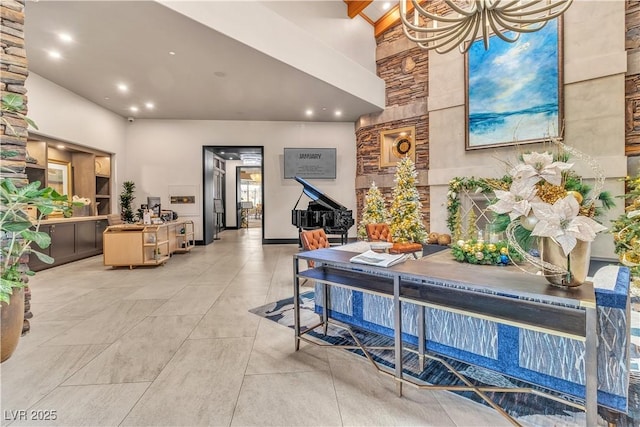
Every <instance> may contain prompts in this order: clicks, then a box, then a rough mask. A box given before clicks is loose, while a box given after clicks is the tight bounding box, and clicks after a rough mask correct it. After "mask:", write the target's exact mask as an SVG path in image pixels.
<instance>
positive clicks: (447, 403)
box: [434, 391, 513, 427]
mask: <svg viewBox="0 0 640 427" xmlns="http://www.w3.org/2000/svg"><path fill="white" fill-rule="evenodd" d="M434 397H435V398H436V399H437V400H438V402H439V403H440V405H441V406H442V407H443V408H444V410H445V411H447V414H448V415H449V417H450V418H451V419H452V420H453V421H455V423H456V425H459V426H492V427H494V426H495V427H497V426H505V427H506V426H511V425H513V424H511V423H510V422H509V421H508V420H507V419H506V418H504V417H503V416H502V415H500V414H499V413H498V412H497V411H494V410H493V409H491V408H489V407H487V406H484V405H482V404H480V403H476V402H474V401H472V400H469V399H467V398H465V397H462V396H460V395H457V394H455V393H450V392H446V391H443V392H439V393H434Z"/></svg>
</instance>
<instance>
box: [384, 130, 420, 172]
mask: <svg viewBox="0 0 640 427" xmlns="http://www.w3.org/2000/svg"><path fill="white" fill-rule="evenodd" d="M405 156H409V157H410V158H411V160H413V161H414V162H415V161H416V128H415V126H408V127H404V128H399V129H392V130H385V131H382V132H380V167H385V166H395V165H396V163H398V162H399V161H400V159H402V158H403V157H405Z"/></svg>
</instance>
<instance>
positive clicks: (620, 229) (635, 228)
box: [611, 176, 640, 296]
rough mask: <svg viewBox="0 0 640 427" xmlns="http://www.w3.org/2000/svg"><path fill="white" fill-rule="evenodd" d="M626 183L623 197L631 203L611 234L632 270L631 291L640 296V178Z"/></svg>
mask: <svg viewBox="0 0 640 427" xmlns="http://www.w3.org/2000/svg"><path fill="white" fill-rule="evenodd" d="M625 181H626V184H627V188H628V190H627V192H626V194H625V195H624V196H623V197H625V198H627V199H631V201H630V203H629V205H628V206H627V207H626V208H625V213H624V214H622V215H620V216H619V217H618V218H617V219H616V220H615V221H613V227H612V229H611V232H612V233H613V242H614V245H615V252H616V254H618V256H619V257H620V262H621V263H622V264H623V265H626V266H627V267H629V268H630V270H631V277H632V285H633V286H632V288H631V291H632V293H633V294H634V295H635V296H640V176H636V177H635V178H630V177H627V178H626V179H625Z"/></svg>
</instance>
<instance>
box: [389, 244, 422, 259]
mask: <svg viewBox="0 0 640 427" xmlns="http://www.w3.org/2000/svg"><path fill="white" fill-rule="evenodd" d="M416 252H420V253H422V244H420V243H413V242H410V243H398V242H395V243H394V244H393V246H391V248H389V253H390V254H407V253H410V254H412V255H413V257H414V258H416V259H418V256H417V255H416Z"/></svg>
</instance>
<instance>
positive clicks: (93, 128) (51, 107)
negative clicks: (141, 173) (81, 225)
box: [26, 72, 127, 213]
mask: <svg viewBox="0 0 640 427" xmlns="http://www.w3.org/2000/svg"><path fill="white" fill-rule="evenodd" d="M26 87H27V96H28V99H29V101H28V108H29V117H30V118H32V119H33V120H34V121H35V122H36V124H37V125H38V130H37V131H35V133H37V134H40V135H43V136H48V137H51V138H55V139H59V140H62V141H66V142H70V143H73V144H78V145H84V146H86V147H90V148H94V149H97V150H101V151H106V152H108V153H112V154H113V158H114V159H115V165H116V166H115V169H114V173H115V179H113V180H112V182H111V186H112V187H111V194H112V195H114V194H118V193H119V192H118V189H119V188H120V186H121V184H122V182H124V181H125V179H126V178H125V176H124V175H123V171H124V168H125V164H126V156H125V144H124V141H125V131H126V127H127V121H126V119H124V118H123V117H121V116H119V115H117V114H114V113H112V112H110V111H108V110H105V109H104V108H102V107H99V106H98V105H96V104H94V103H92V102H90V101H88V100H86V99H85V98H82V97H81V96H78V95H76V94H75V93H73V92H70V91H68V90H67V89H65V88H63V87H61V86H58V85H56V84H54V83H52V82H51V81H49V80H46V79H44V78H43V77H41V76H39V75H37V74H35V73H33V72H32V73H30V74H29V77H28V78H27V82H26ZM111 209H112V212H113V213H115V212H119V207H118V204H117V198H116V197H114V199H113V200H112V203H111Z"/></svg>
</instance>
